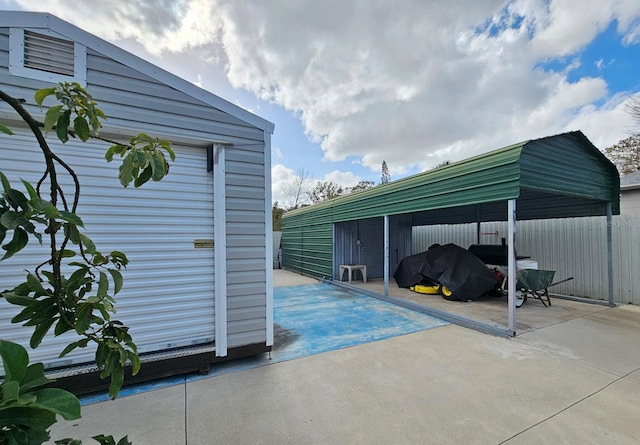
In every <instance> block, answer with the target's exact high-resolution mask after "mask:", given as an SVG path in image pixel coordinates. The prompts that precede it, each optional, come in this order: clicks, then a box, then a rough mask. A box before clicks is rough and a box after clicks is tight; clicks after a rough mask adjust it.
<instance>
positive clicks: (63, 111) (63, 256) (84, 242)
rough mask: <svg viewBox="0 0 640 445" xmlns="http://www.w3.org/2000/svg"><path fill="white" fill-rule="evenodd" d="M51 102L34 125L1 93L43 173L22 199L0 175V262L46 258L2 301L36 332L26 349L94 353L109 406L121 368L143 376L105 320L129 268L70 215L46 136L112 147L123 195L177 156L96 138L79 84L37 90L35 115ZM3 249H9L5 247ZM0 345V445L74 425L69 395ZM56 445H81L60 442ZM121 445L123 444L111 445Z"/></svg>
mask: <svg viewBox="0 0 640 445" xmlns="http://www.w3.org/2000/svg"><path fill="white" fill-rule="evenodd" d="M49 96H54V97H55V99H57V101H58V102H59V103H60V105H55V106H52V107H50V108H49V109H48V110H47V112H46V114H45V117H44V122H38V121H37V120H35V119H34V118H33V117H32V116H31V115H30V114H29V113H28V111H27V110H26V109H25V108H24V107H23V105H22V101H20V100H17V99H15V98H13V97H11V96H9V95H7V94H6V93H5V92H3V91H1V90H0V99H1V100H3V101H5V102H6V103H8V104H9V105H10V106H11V107H12V108H13V109H14V110H15V111H16V112H17V113H18V115H19V116H20V117H21V118H22V119H23V120H24V122H25V123H26V124H27V125H28V126H29V128H30V130H31V132H32V133H33V135H34V137H35V139H36V141H37V143H38V145H39V147H40V149H41V151H42V153H43V155H44V160H45V165H44V169H43V170H44V172H43V173H42V175H41V177H40V179H39V180H38V182H37V183H36V184H35V185H34V184H31V183H29V182H27V181H25V180H22V185H23V187H24V189H25V191H26V193H24V192H22V191H19V190H17V189H15V188H13V186H12V185H11V183H10V182H9V180H8V178H7V177H6V176H5V175H4V174H3V173H2V172H1V171H0V183H1V195H0V245H1V247H2V249H3V250H4V251H5V253H4V255H3V256H2V258H0V261H4V260H8V259H10V258H11V257H13V256H14V255H15V254H17V253H19V252H20V251H21V250H23V249H24V248H25V247H26V246H27V245H28V243H29V241H30V240H32V239H35V240H36V241H37V242H38V243H40V244H41V245H43V244H44V240H46V246H47V247H48V248H49V256H48V257H47V258H44V259H43V261H42V262H41V263H40V264H38V265H34V268H33V269H32V270H31V271H27V275H26V279H25V281H24V282H22V283H20V284H18V285H17V286H15V287H14V288H13V289H11V290H5V291H2V292H1V293H0V296H1V297H3V298H4V299H5V300H6V301H7V302H9V303H10V304H13V305H16V306H20V307H21V308H22V310H21V312H20V313H19V314H18V315H16V316H15V317H13V319H12V320H11V321H12V322H13V323H22V324H23V326H25V327H28V328H32V329H33V333H32V335H31V339H30V346H31V348H37V347H38V346H39V345H40V343H41V341H42V340H43V338H44V337H45V335H46V334H47V333H48V332H49V331H50V330H51V329H52V328H53V333H54V335H56V336H58V335H61V334H64V333H66V332H70V331H71V332H75V333H76V334H77V335H78V336H79V337H80V339H79V340H77V341H74V342H72V343H70V344H69V345H67V347H65V348H64V350H63V351H62V352H61V353H60V357H62V356H64V355H66V354H68V353H70V352H71V351H73V350H74V349H76V348H85V347H87V345H89V344H90V343H93V344H95V345H96V353H95V361H96V364H97V365H98V367H99V369H100V370H101V374H100V376H101V377H102V378H109V379H110V386H109V395H110V396H111V397H112V398H115V397H116V396H117V394H118V392H119V390H120V388H121V386H122V384H123V382H124V370H125V367H126V366H131V370H132V373H133V374H134V375H135V374H136V373H137V372H138V370H139V369H140V359H139V357H138V354H137V347H136V345H135V343H134V342H133V339H132V338H131V336H130V335H129V332H128V330H129V329H128V327H126V326H125V325H124V324H123V323H121V322H120V321H118V320H115V319H112V315H113V314H115V312H116V310H115V299H114V296H115V295H116V294H117V293H118V292H119V291H120V290H121V289H122V286H123V277H122V274H121V270H122V269H123V268H125V267H126V266H127V264H128V259H127V257H126V255H125V254H124V253H122V252H120V251H112V252H110V253H108V254H104V253H102V252H100V251H99V250H98V249H97V247H96V245H95V244H94V243H93V241H91V239H90V238H89V237H88V236H87V235H86V234H85V233H83V232H82V229H84V223H83V222H82V219H81V218H80V216H79V215H77V214H76V210H77V206H78V202H79V197H80V183H79V180H78V177H77V175H76V174H75V172H74V171H73V169H72V168H71V167H70V166H69V165H68V164H67V163H66V162H65V161H64V160H63V159H61V158H60V157H59V156H58V155H56V154H55V153H54V152H53V151H52V150H51V149H50V147H49V145H48V143H47V141H46V139H45V135H46V134H47V133H49V132H50V131H55V134H56V136H57V138H58V139H59V140H60V141H62V142H63V143H65V142H67V141H68V140H69V138H70V137H74V138H76V137H77V138H79V139H80V140H82V141H87V140H89V139H90V138H96V139H100V140H102V141H105V142H109V143H110V144H111V146H110V147H109V148H108V149H107V151H106V155H105V158H106V160H107V161H109V162H110V161H112V159H113V158H114V157H115V156H119V157H120V158H122V164H121V165H120V168H119V175H118V177H119V180H120V183H121V184H122V185H123V186H125V187H126V186H128V185H129V184H130V183H131V182H133V183H134V186H135V187H140V186H141V185H143V184H145V183H146V182H148V181H149V180H153V181H159V180H161V179H162V178H164V177H165V176H166V175H167V174H168V172H169V163H168V161H167V160H166V156H165V153H166V154H167V155H168V156H169V158H170V159H171V160H174V158H175V155H174V153H173V151H172V149H171V144H170V143H169V142H167V141H162V140H158V139H153V138H151V137H150V136H148V135H146V134H140V135H138V136H136V137H133V138H131V139H130V140H129V143H128V144H122V143H119V142H117V141H111V140H108V139H105V138H102V137H99V136H98V133H99V130H100V128H101V126H102V124H101V120H103V119H105V118H106V116H105V115H104V113H103V112H102V111H101V110H100V109H99V108H98V107H97V103H96V102H95V101H94V100H93V98H92V97H91V95H89V93H88V92H87V91H86V90H85V89H84V88H82V86H80V85H79V84H78V83H75V82H71V83H67V82H65V83H61V84H59V85H58V86H56V87H52V88H45V89H42V90H38V91H37V92H36V94H35V101H36V103H37V104H38V105H39V106H40V107H42V105H43V102H44V100H45V99H46V98H47V97H49ZM42 129H43V130H44V134H43V131H42ZM0 132H2V133H5V134H7V135H12V134H13V132H12V131H11V129H10V128H8V127H7V126H5V125H0ZM60 175H68V176H69V177H70V178H71V180H72V183H73V188H72V191H71V192H67V191H66V190H65V189H63V187H62V186H61V181H60ZM45 190H47V191H45ZM5 240H8V241H7V242H6V243H4V244H2V243H3V242H5ZM63 271H64V273H63ZM0 342H1V343H0V344H1V348H2V351H1V352H2V360H3V363H4V369H5V374H6V376H5V378H4V380H3V381H2V383H1V387H0V388H1V390H2V394H1V397H2V402H1V405H0V414H2V416H0V418H1V419H3V420H2V422H3V423H1V424H0V425H1V428H0V445H4V444H40V443H42V442H44V441H46V440H48V428H49V427H50V426H51V425H53V423H55V421H56V415H60V416H62V418H64V419H66V420H71V419H77V418H78V417H80V405H79V402H78V400H77V398H76V397H75V396H74V395H73V394H71V393H68V392H66V391H63V390H60V389H54V388H45V387H44V386H45V385H47V384H48V383H49V381H48V380H47V379H46V378H45V376H44V366H43V365H42V364H41V363H35V364H32V365H29V364H28V361H29V360H28V355H27V352H26V351H25V350H24V348H22V346H19V345H16V344H14V343H11V342H7V341H2V340H0ZM95 439H96V440H98V441H99V442H100V443H101V444H112V443H113V444H114V445H116V444H115V442H114V440H113V438H112V437H111V436H96V437H95ZM56 443H64V444H78V443H80V442H79V441H76V440H73V439H64V440H62V441H58V442H56ZM127 443H129V442H128V440H127V439H126V438H123V439H122V440H120V441H119V442H118V445H125V444H127Z"/></svg>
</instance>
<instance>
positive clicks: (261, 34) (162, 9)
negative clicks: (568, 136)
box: [0, 0, 640, 206]
mask: <svg viewBox="0 0 640 445" xmlns="http://www.w3.org/2000/svg"><path fill="white" fill-rule="evenodd" d="M72 4H73V7H71V6H70V5H72ZM0 9H23V10H37V11H46V12H51V13H53V14H55V15H57V16H58V17H60V18H62V19H63V20H67V21H69V22H71V23H74V24H75V25H77V26H80V27H82V28H84V29H86V30H88V31H90V32H92V33H94V34H96V35H98V36H100V37H102V38H104V39H106V40H108V41H110V42H112V43H114V44H116V45H118V46H120V47H122V48H124V49H126V50H128V51H131V52H133V53H134V54H136V55H138V56H140V57H142V58H144V59H147V60H149V61H151V62H152V63H155V64H157V65H159V66H161V67H162V68H164V69H166V70H168V71H171V72H173V73H174V74H177V75H179V76H181V77H183V78H185V79H187V80H189V81H191V82H193V83H196V84H198V85H199V86H201V87H202V88H204V89H206V90H208V91H211V92H213V93H215V94H217V95H219V96H221V97H223V98H224V99H226V100H228V101H230V102H233V103H235V104H237V105H239V106H241V107H244V108H246V109H248V110H250V111H252V112H254V113H255V114H258V115H259V116H261V117H263V118H265V119H267V120H269V121H271V122H273V123H275V126H276V130H275V134H274V135H273V138H272V148H273V157H272V164H273V169H272V178H273V194H274V198H275V199H278V200H279V201H280V203H281V204H284V205H285V206H286V205H287V199H288V198H287V196H286V193H284V192H283V190H285V189H286V188H287V185H290V184H291V183H292V181H294V180H295V176H296V175H297V174H299V173H300V172H301V171H304V172H306V174H307V175H308V176H309V181H308V185H309V186H310V185H312V184H313V182H314V181H318V180H331V181H334V182H337V183H339V184H340V185H343V186H352V185H354V184H355V183H357V182H358V180H361V179H363V180H370V181H375V182H379V180H380V166H381V163H382V161H383V160H385V161H386V162H387V164H388V166H389V169H390V172H391V177H392V179H398V178H400V177H403V176H406V175H409V174H413V173H417V172H420V171H423V170H426V169H429V168H433V167H434V166H436V165H437V164H439V163H441V162H443V161H457V160H460V159H463V158H466V157H469V156H473V155H476V154H480V153H483V152H486V151H489V150H491V149H495V148H499V147H502V146H505V145H508V144H511V143H515V142H519V141H522V140H526V139H530V138H537V137H544V136H548V135H551V134H557V133H560V132H563V131H572V130H582V131H583V132H584V133H585V134H586V135H587V137H589V139H590V140H591V141H592V142H593V143H594V144H596V146H598V147H599V148H601V149H604V148H606V147H608V146H610V145H612V144H614V143H615V142H617V141H618V140H620V139H623V138H625V137H627V136H628V135H629V134H630V133H631V132H633V131H640V128H637V127H634V122H633V120H632V119H631V116H630V115H629V113H628V112H626V104H627V103H628V101H629V100H630V98H632V97H635V98H636V99H640V1H638V0H583V1H581V2H580V8H576V7H575V1H571V0H506V1H505V0H459V1H456V2H440V1H435V0H434V1H426V0H405V1H403V2H390V1H387V0H369V1H367V2H361V1H355V0H354V1H352V0H324V1H322V2H318V1H313V0H299V1H296V2H291V1H281V0H272V1H269V2H262V1H248V0H237V1H233V2H228V1H227V2H224V1H218V0H163V1H157V2H149V1H148V0H131V1H128V2H122V1H120V0H102V1H97V0H87V1H83V2H76V3H69V2H67V1H66V0H0Z"/></svg>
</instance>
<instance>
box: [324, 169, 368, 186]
mask: <svg viewBox="0 0 640 445" xmlns="http://www.w3.org/2000/svg"><path fill="white" fill-rule="evenodd" d="M323 181H327V182H333V183H334V184H338V185H339V186H340V187H342V188H343V189H346V188H349V187H353V186H354V185H356V184H357V183H358V182H360V178H359V177H358V176H356V175H354V174H353V173H352V172H343V171H340V170H334V171H332V172H330V173H327V174H326V175H324V179H323Z"/></svg>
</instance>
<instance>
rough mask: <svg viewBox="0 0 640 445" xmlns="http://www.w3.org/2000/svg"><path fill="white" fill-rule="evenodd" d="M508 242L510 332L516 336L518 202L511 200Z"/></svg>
mask: <svg viewBox="0 0 640 445" xmlns="http://www.w3.org/2000/svg"><path fill="white" fill-rule="evenodd" d="M507 212H508V216H507V218H508V225H509V234H508V236H509V240H508V249H509V251H508V255H509V258H508V261H507V264H508V268H509V272H508V276H507V279H508V285H509V330H510V331H511V333H512V335H516V298H515V296H516V200H515V199H510V200H509V201H508V205H507Z"/></svg>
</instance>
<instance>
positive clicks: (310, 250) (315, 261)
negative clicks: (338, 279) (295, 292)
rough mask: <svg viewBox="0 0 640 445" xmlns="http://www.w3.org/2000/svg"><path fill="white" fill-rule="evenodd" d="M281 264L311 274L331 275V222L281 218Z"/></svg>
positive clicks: (295, 270) (313, 275) (319, 276)
mask: <svg viewBox="0 0 640 445" xmlns="http://www.w3.org/2000/svg"><path fill="white" fill-rule="evenodd" d="M282 266H283V267H284V268H286V269H288V270H291V271H293V272H296V273H299V274H302V275H308V276H312V277H318V278H322V277H327V278H330V277H332V276H333V225H332V224H317V225H305V224H301V225H293V224H291V221H287V220H286V219H283V220H282Z"/></svg>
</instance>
